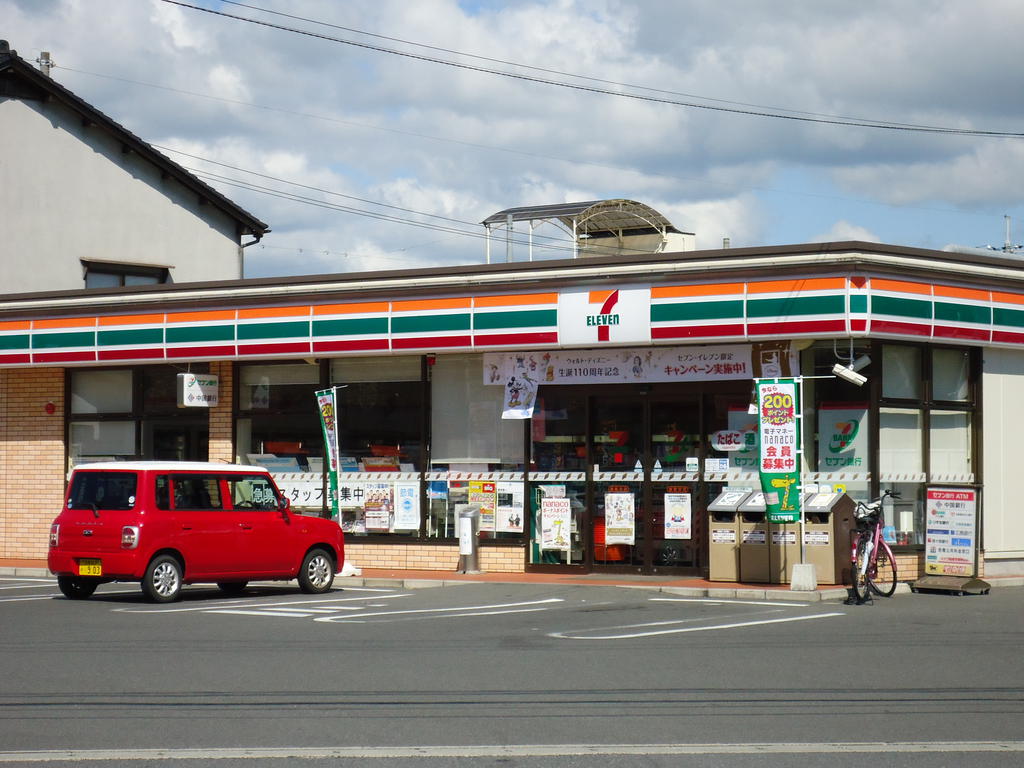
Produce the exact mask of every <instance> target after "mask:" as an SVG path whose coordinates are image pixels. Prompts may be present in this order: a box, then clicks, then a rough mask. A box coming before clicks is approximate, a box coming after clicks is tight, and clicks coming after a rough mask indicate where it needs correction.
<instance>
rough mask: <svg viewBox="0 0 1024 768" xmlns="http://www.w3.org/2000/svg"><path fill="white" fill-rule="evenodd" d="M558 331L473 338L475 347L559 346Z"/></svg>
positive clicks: (501, 334) (479, 335) (477, 335)
mask: <svg viewBox="0 0 1024 768" xmlns="http://www.w3.org/2000/svg"><path fill="white" fill-rule="evenodd" d="M557 343H558V332H557V331H543V332H537V333H494V334H488V335H486V336H484V335H481V334H479V333H478V334H476V335H475V336H474V337H473V346H475V347H494V346H500V345H503V344H557Z"/></svg>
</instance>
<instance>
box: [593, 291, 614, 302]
mask: <svg viewBox="0 0 1024 768" xmlns="http://www.w3.org/2000/svg"><path fill="white" fill-rule="evenodd" d="M613 293H615V290H614V289H613V290H611V291H591V292H590V299H589V301H590V303H591V304H604V303H605V302H606V301H608V297H609V296H611V295H612V294H613Z"/></svg>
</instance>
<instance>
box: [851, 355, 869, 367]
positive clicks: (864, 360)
mask: <svg viewBox="0 0 1024 768" xmlns="http://www.w3.org/2000/svg"><path fill="white" fill-rule="evenodd" d="M869 365H871V358H870V357H868V356H867V355H861V356H860V357H858V358H857V359H856V360H854V361H853V363H852V364H851V365H850V370H852V371H859V370H860V369H861V368H867V367H868V366H869Z"/></svg>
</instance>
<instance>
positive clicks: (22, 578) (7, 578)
mask: <svg viewBox="0 0 1024 768" xmlns="http://www.w3.org/2000/svg"><path fill="white" fill-rule="evenodd" d="M0 581H35V582H38V583H40V584H53V581H54V580H53V578H52V577H51V578H48V579H44V578H39V577H37V576H0Z"/></svg>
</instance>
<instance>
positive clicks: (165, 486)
mask: <svg viewBox="0 0 1024 768" xmlns="http://www.w3.org/2000/svg"><path fill="white" fill-rule="evenodd" d="M155 495H156V508H157V509H170V508H171V478H169V477H168V476H167V475H157V478H156V493H155Z"/></svg>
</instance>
